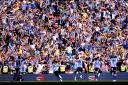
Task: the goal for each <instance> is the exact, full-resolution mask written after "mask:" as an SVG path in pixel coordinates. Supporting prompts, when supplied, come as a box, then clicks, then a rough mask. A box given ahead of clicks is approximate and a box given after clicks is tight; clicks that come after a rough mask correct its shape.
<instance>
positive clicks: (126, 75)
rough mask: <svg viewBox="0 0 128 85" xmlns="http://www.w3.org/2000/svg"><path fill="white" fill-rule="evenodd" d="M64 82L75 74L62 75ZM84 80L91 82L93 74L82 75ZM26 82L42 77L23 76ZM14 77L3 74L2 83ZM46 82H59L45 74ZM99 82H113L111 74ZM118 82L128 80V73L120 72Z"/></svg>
mask: <svg viewBox="0 0 128 85" xmlns="http://www.w3.org/2000/svg"><path fill="white" fill-rule="evenodd" d="M61 75H62V77H63V80H74V76H75V75H74V74H61ZM82 75H83V80H90V77H93V76H94V75H93V74H84V73H83V74H82ZM23 77H24V81H35V80H37V79H38V78H39V77H40V75H39V74H25V75H23ZM12 80H13V75H8V74H1V75H0V81H12ZM44 80H47V81H48V80H57V78H56V77H55V75H54V74H44ZM99 80H112V76H111V74H110V73H102V74H101V75H100V77H99ZM117 80H128V73H127V72H122V73H121V72H119V73H117Z"/></svg>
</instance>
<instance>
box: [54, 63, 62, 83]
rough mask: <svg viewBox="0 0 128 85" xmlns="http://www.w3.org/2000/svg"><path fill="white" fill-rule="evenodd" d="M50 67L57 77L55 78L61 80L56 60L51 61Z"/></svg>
mask: <svg viewBox="0 0 128 85" xmlns="http://www.w3.org/2000/svg"><path fill="white" fill-rule="evenodd" d="M52 69H53V72H54V74H55V76H56V77H57V79H59V80H60V81H61V82H62V76H61V75H59V65H58V63H57V61H53V64H52Z"/></svg>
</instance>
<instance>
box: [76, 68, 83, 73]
mask: <svg viewBox="0 0 128 85" xmlns="http://www.w3.org/2000/svg"><path fill="white" fill-rule="evenodd" d="M76 72H83V68H81V67H78V68H77V69H76V71H75V73H76Z"/></svg>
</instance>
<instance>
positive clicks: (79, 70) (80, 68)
mask: <svg viewBox="0 0 128 85" xmlns="http://www.w3.org/2000/svg"><path fill="white" fill-rule="evenodd" d="M75 68H76V71H75V72H74V73H75V81H76V80H77V79H76V78H77V75H78V74H80V78H81V79H82V72H83V60H82V59H81V58H79V59H78V60H76V62H75Z"/></svg>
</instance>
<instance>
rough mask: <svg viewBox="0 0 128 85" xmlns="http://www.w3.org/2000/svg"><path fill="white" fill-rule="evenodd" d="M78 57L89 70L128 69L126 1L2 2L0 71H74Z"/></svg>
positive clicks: (36, 0)
mask: <svg viewBox="0 0 128 85" xmlns="http://www.w3.org/2000/svg"><path fill="white" fill-rule="evenodd" d="M79 55H80V58H82V59H83V69H84V71H85V72H89V66H90V64H93V65H94V67H96V66H97V65H99V68H100V69H101V71H102V72H110V71H111V67H113V66H114V67H117V71H120V67H121V66H122V65H125V66H126V71H128V0H0V73H2V69H3V67H4V66H8V68H9V72H8V73H12V72H13V71H15V70H19V71H20V72H23V73H27V67H28V66H32V67H33V73H34V74H39V73H40V72H41V71H44V72H46V73H52V68H51V66H52V62H53V61H57V63H58V64H59V65H60V66H61V65H65V72H66V73H68V72H73V71H74V70H75V68H74V62H75V61H76V60H77V59H79ZM113 61H114V62H113ZM96 62H100V64H97V63H96Z"/></svg>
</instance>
